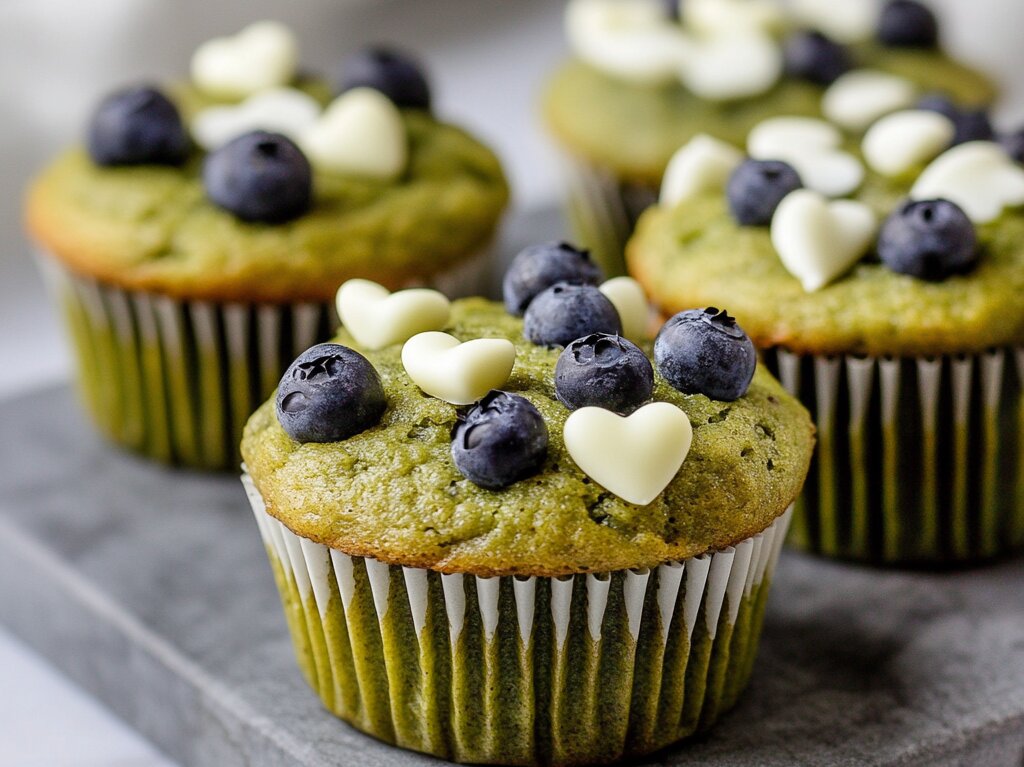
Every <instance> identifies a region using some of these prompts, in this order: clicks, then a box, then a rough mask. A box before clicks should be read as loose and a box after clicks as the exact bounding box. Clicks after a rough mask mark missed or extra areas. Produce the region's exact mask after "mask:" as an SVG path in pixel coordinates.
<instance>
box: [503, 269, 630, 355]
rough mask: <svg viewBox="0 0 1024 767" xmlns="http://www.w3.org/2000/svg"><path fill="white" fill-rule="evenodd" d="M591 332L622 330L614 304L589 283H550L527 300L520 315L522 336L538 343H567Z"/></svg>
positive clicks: (555, 344)
mask: <svg viewBox="0 0 1024 767" xmlns="http://www.w3.org/2000/svg"><path fill="white" fill-rule="evenodd" d="M591 333H609V334H611V335H619V334H620V333H622V321H621V320H620V319H619V313H618V311H617V310H616V309H615V305H614V304H612V302H611V301H610V300H609V299H608V297H607V296H605V294H604V293H602V292H601V291H600V290H598V289H597V288H595V287H593V286H592V285H570V284H569V283H567V282H559V283H558V284H557V285H552V286H551V287H550V288H548V289H547V290H545V291H544V292H543V293H541V294H540V295H539V296H537V297H536V298H535V299H533V301H531V302H530V306H529V307H528V308H527V310H526V316H525V317H524V318H523V335H524V336H526V338H527V339H528V340H529V341H532V342H533V343H535V344H539V345H540V346H568V345H569V344H571V343H572V342H573V341H575V340H576V339H577V338H583V336H589V335H590V334H591Z"/></svg>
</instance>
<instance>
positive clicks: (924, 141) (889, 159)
mask: <svg viewBox="0 0 1024 767" xmlns="http://www.w3.org/2000/svg"><path fill="white" fill-rule="evenodd" d="M955 134H956V126H955V125H953V121H952V120H950V119H949V118H948V117H946V116H945V115H940V114H939V113H938V112H928V111H925V110H921V109H913V110H907V111H904V112H895V113H893V114H891V115H887V116H886V117H883V118H882V119H881V120H879V121H878V122H876V123H875V124H874V125H872V126H871V127H870V128H868V132H867V133H866V134H864V141H863V143H862V145H861V149H862V151H863V154H864V159H865V160H867V163H868V165H870V166H871V167H872V168H873V169H874V170H875V171H877V172H878V173H881V174H882V175H883V176H890V177H896V176H902V175H904V174H905V173H909V172H910V171H912V170H914V169H915V168H918V167H920V166H921V165H923V164H924V163H926V162H928V161H929V160H932V159H934V158H935V157H936V156H938V154H939V153H940V152H941V151H942V150H944V149H946V148H947V147H948V146H949V145H950V143H951V142H952V141H953V136H954V135H955Z"/></svg>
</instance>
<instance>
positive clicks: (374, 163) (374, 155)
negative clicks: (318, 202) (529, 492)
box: [299, 88, 409, 180]
mask: <svg viewBox="0 0 1024 767" xmlns="http://www.w3.org/2000/svg"><path fill="white" fill-rule="evenodd" d="M299 143H300V146H301V147H302V149H303V151H304V152H305V153H306V156H307V157H308V158H309V161H310V162H311V163H312V164H313V166H314V167H316V168H318V169H321V170H326V171H330V172H333V173H342V174H348V175H353V176H367V177H369V178H376V179H383V180H389V179H393V178H395V177H396V176H399V175H401V173H402V172H403V171H404V170H405V166H406V163H407V162H408V159H409V140H408V137H407V136H406V132H405V123H404V122H403V121H402V114H401V112H399V111H398V108H397V107H396V106H395V105H394V104H393V103H392V102H391V100H390V99H389V98H388V97H387V96H385V95H384V94H382V93H380V92H379V91H376V90H373V89H372V88H353V89H352V90H350V91H347V92H345V93H343V94H342V95H340V96H338V98H336V99H335V100H334V101H333V102H332V103H331V105H330V106H328V107H327V109H326V110H325V111H324V113H323V115H322V116H321V117H320V119H319V120H318V121H317V122H316V123H315V124H314V125H312V126H310V127H309V128H307V129H306V130H305V131H304V132H303V134H302V138H301V139H300V142H299Z"/></svg>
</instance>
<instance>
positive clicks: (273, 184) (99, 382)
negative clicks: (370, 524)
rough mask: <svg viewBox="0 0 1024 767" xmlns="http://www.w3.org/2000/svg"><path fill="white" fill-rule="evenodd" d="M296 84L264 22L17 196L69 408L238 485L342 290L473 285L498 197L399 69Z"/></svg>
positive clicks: (134, 443)
mask: <svg viewBox="0 0 1024 767" xmlns="http://www.w3.org/2000/svg"><path fill="white" fill-rule="evenodd" d="M296 66H297V52H296V46H295V42H294V39H293V37H292V35H291V33H290V32H289V31H288V30H287V29H286V28H284V27H282V26H281V25H279V24H276V23H273V22H262V23H258V24H254V25H252V26H250V27H248V28H246V29H245V30H243V31H242V32H241V33H239V34H238V35H237V36H235V37H233V38H223V39H218V40H212V41H210V42H208V43H206V44H204V45H203V46H201V47H200V48H199V49H198V50H197V51H196V54H195V56H194V58H193V61H192V71H191V78H190V79H189V80H188V81H186V82H182V83H178V84H176V85H173V86H170V87H168V88H167V89H166V90H163V91H162V90H160V89H158V88H155V87H150V86H139V87H132V88H128V89H125V90H122V91H119V92H117V93H115V94H113V95H112V96H110V97H108V98H107V99H106V100H104V101H103V102H102V104H101V105H100V106H99V108H98V109H97V110H96V112H95V113H94V115H93V117H92V120H91V123H90V125H89V129H88V134H87V137H86V141H85V142H84V143H85V145H84V146H83V147H80V148H74V149H71V150H69V151H67V152H65V153H64V154H62V155H61V156H60V157H58V158H57V159H56V160H55V161H54V162H53V163H52V164H51V165H50V166H49V167H47V168H46V169H45V170H44V171H43V172H42V173H41V174H40V176H39V177H38V178H37V179H36V180H35V182H34V183H33V184H32V186H31V189H30V191H29V194H28V199H27V211H26V218H27V225H28V228H29V231H30V232H31V234H32V236H33V238H34V239H35V241H36V242H37V243H38V245H39V249H40V251H41V258H40V260H41V262H42V265H43V268H44V272H45V274H46V275H47V276H48V277H49V278H52V279H50V282H51V283H52V285H53V293H54V295H55V297H56V299H57V301H58V302H59V304H60V306H61V308H62V310H63V312H64V314H65V315H66V319H67V324H68V326H69V328H70V332H71V337H72V340H73V344H74V347H75V351H76V353H77V358H78V368H79V372H80V380H81V384H82V390H83V393H84V399H85V403H86V405H87V406H88V409H89V411H90V412H91V414H92V415H93V416H94V418H95V420H96V422H97V423H98V425H99V426H100V428H101V430H102V431H103V432H104V433H105V434H106V435H108V436H109V437H110V438H111V439H113V440H114V441H115V442H117V443H119V444H120V445H122V446H125V447H128V448H130V449H132V450H135V451H138V452H140V453H143V454H145V455H147V456H149V457H152V458H155V459H158V460H161V461H165V462H170V463H175V464H182V465H187V466H193V467H201V468H208V469H227V468H230V467H232V466H237V465H238V450H237V447H238V440H239V439H240V437H241V430H242V426H243V425H244V423H245V419H246V418H247V417H248V416H249V415H250V414H251V413H252V411H253V410H254V409H255V408H256V406H257V405H258V404H259V403H260V402H262V401H263V399H264V398H265V397H266V396H267V395H268V394H269V393H270V392H271V391H273V389H274V386H275V385H276V382H277V380H278V378H279V377H280V375H281V372H282V371H283V369H284V368H285V367H286V365H287V364H288V361H290V360H291V359H292V358H294V356H295V355H296V354H297V353H298V352H300V351H301V350H303V349H305V348H307V347H308V346H309V345H311V344H313V343H315V342H316V341H319V340H323V339H325V338H327V337H328V336H329V334H330V332H331V331H332V329H333V328H334V326H335V323H336V319H335V312H334V309H333V306H332V300H333V296H334V293H335V291H336V290H337V288H338V286H339V285H340V284H341V283H343V282H345V281H346V280H348V279H352V278H356V277H361V278H369V279H373V280H375V281H377V282H379V283H381V284H383V285H386V286H388V287H390V288H394V289H397V288H401V287H408V286H411V285H430V286H434V287H437V288H438V289H440V290H442V291H444V292H445V293H447V294H450V295H466V294H474V293H477V292H479V291H480V290H481V288H482V285H483V284H485V283H486V280H487V277H488V274H487V272H488V262H489V259H488V254H487V251H488V247H489V245H490V243H491V241H492V239H493V235H494V232H495V228H496V226H497V224H498V222H499V219H500V216H501V213H502V211H503V209H504V207H505V204H506V202H507V198H508V190H507V186H506V181H505V177H504V175H503V172H502V169H501V166H500V164H499V162H498V160H497V159H496V158H495V156H494V155H493V154H492V152H491V151H490V150H488V149H487V148H486V147H484V146H483V145H481V144H480V143H479V142H477V141H476V140H475V139H474V138H473V137H471V136H470V135H468V134H467V133H466V132H464V131H462V130H460V129H459V128H456V127H453V126H451V125H448V124H446V123H444V122H441V121H440V120H439V119H437V118H435V117H434V116H433V115H432V113H431V111H430V92H429V88H428V86H427V83H426V81H425V79H424V77H423V75H422V74H421V73H420V71H419V70H418V69H417V67H416V65H415V64H414V63H413V62H411V61H410V60H408V59H406V58H405V57H403V56H400V55H399V54H396V53H393V52H390V51H386V50H379V49H367V50H365V51H361V52H359V53H357V54H354V55H353V56H352V57H350V58H349V59H347V60H346V62H345V63H344V65H343V68H342V72H341V76H340V79H339V81H338V82H336V83H334V84H333V85H331V84H328V82H327V81H326V80H325V79H316V78H312V77H310V76H306V75H303V76H299V75H297V74H296V72H297V69H296ZM333 94H338V95H337V97H336V98H333V100H332V96H333Z"/></svg>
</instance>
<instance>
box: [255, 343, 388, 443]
mask: <svg viewBox="0 0 1024 767" xmlns="http://www.w3.org/2000/svg"><path fill="white" fill-rule="evenodd" d="M275 404H276V406H277V420H278V421H280V423H281V426H282V428H284V430H285V432H287V434H288V436H289V437H291V438H292V439H294V440H295V441H296V442H339V441H341V440H343V439H348V438H349V437H351V436H353V435H354V434H359V433H360V432H362V431H366V430H367V429H369V428H370V427H371V426H374V425H376V424H377V423H379V422H380V419H381V416H382V415H384V411H385V410H386V409H387V398H386V397H385V396H384V387H383V385H382V384H381V382H380V376H379V375H377V371H376V370H374V368H373V365H371V364H370V362H369V360H367V359H366V357H364V356H363V355H361V354H359V353H358V352H354V351H352V350H351V349H349V348H348V347H347V346H341V345H339V344H318V345H317V346H314V347H312V348H310V349H307V350H306V351H304V352H303V353H302V354H300V355H299V358H298V359H297V360H295V362H293V363H292V364H291V366H290V367H289V368H288V370H286V371H285V374H284V376H282V377H281V383H280V385H279V386H278V389H277V399H276V401H275Z"/></svg>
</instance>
